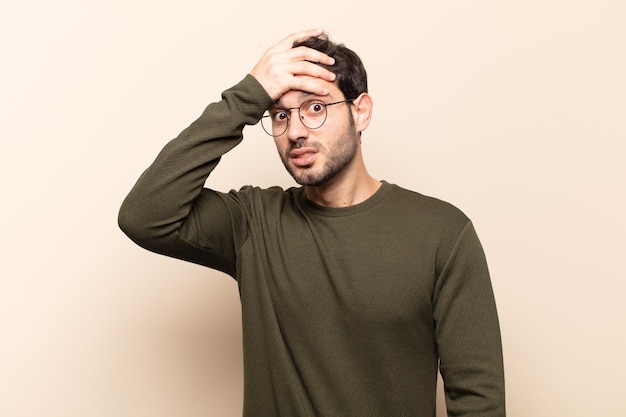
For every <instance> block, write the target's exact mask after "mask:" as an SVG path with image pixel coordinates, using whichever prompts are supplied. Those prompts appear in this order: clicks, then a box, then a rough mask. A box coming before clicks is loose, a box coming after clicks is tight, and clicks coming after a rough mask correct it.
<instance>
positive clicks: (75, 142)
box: [0, 0, 626, 417]
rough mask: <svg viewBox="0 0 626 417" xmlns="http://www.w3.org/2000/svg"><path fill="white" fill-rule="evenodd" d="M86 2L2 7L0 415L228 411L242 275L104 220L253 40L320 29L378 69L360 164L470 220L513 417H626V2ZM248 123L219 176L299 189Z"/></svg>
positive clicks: (237, 374) (237, 68) (236, 363)
mask: <svg viewBox="0 0 626 417" xmlns="http://www.w3.org/2000/svg"><path fill="white" fill-rule="evenodd" d="M89 3H90V2H85V1H78V0H76V1H71V0H60V1H57V2H45V1H34V2H17V1H3V2H2V5H1V6H0V16H1V17H0V23H1V24H0V44H1V46H2V48H1V50H0V51H1V54H2V65H1V67H0V73H1V77H0V86H1V90H0V106H1V108H0V111H1V113H0V114H1V116H0V117H1V124H0V129H1V130H0V138H1V145H2V147H1V151H0V155H1V156H0V158H1V166H0V174H1V176H0V181H1V183H0V187H1V188H0V190H1V191H2V206H1V209H0V210H1V219H2V229H1V231H2V250H1V252H0V253H1V254H2V262H0V277H1V278H0V279H1V281H0V338H1V341H0V415H2V416H7V417H18V416H28V417H31V416H45V417H85V416H94V417H111V416H124V417H126V416H133V417H137V416H150V417H160V416H164V417H165V416H187V417H195V416H238V415H240V413H241V396H242V394H241V387H242V381H241V374H242V369H241V347H240V343H241V340H240V337H241V335H240V328H239V306H238V300H237V289H236V285H235V283H234V281H232V280H231V279H229V278H227V277H225V276H223V275H220V274H219V273H217V272H213V271H211V270H208V269H204V268H201V267H198V266H194V265H190V264H186V263H183V262H180V261H175V260H171V259H168V258H165V257H160V256H157V255H153V254H151V253H149V252H146V251H144V250H142V249H140V248H139V247H137V246H135V245H134V244H133V243H131V242H130V241H129V240H128V239H127V238H126V237H125V236H124V235H123V234H122V233H121V232H120V231H119V229H118V228H117V224H116V216H117V210H118V207H119V205H120V203H121V201H122V199H123V198H124V196H125V194H126V193H127V192H128V190H129V189H130V187H131V186H132V184H133V183H134V181H135V180H136V178H137V177H138V175H139V174H140V173H141V171H142V170H143V169H144V168H145V167H146V166H147V165H148V164H149V163H150V162H151V161H152V159H153V158H154V157H155V155H156V153H157V152H158V150H159V149H160V148H161V147H162V145H163V144H164V143H165V142H166V141H167V140H169V139H170V138H172V137H174V136H176V135H177V133H178V132H179V131H180V130H181V129H182V128H184V127H186V126H187V125H188V124H189V123H190V122H191V121H192V120H193V119H195V117H197V116H198V115H199V113H200V112H201V111H202V109H203V108H204V106H205V105H206V104H208V103H209V102H210V101H214V100H217V99H219V94H220V93H221V91H222V90H224V89H225V88H227V87H229V86H231V85H232V84H234V83H236V82H237V81H238V80H239V79H240V78H242V77H243V76H244V75H245V74H246V73H247V72H248V71H249V70H250V69H251V68H252V66H253V65H254V63H255V62H256V60H257V58H258V57H259V56H260V55H261V53H262V52H263V51H264V50H265V49H266V48H267V47H268V46H270V45H272V44H273V43H274V42H276V41H278V40H279V39H281V38H282V37H283V36H285V35H287V34H288V33H291V32H293V31H296V30H300V29H305V28H309V27H317V26H321V27H325V28H326V29H327V30H328V31H329V32H330V34H331V36H332V38H333V39H335V40H337V41H342V42H345V43H346V44H348V46H350V47H352V48H353V49H355V50H356V51H358V52H359V53H360V55H361V57H362V58H363V60H364V62H365V64H366V67H367V68H368V69H369V74H370V86H371V94H372V96H373V97H374V100H375V115H374V121H373V124H372V125H371V126H370V129H369V130H368V131H367V132H366V134H365V136H364V139H363V140H364V151H365V155H366V161H367V163H368V166H369V168H370V171H371V172H372V174H373V175H375V176H376V177H378V178H381V179H386V180H388V181H390V182H394V183H398V184H400V185H402V186H404V187H407V188H411V189H414V190H417V191H420V192H422V193H425V194H429V195H434V196H437V197H439V198H442V199H445V200H448V201H450V202H452V203H453V204H455V205H457V206H459V207H460V208H461V209H463V210H464V211H465V212H466V213H467V214H468V215H469V216H470V217H471V218H472V219H473V220H474V222H475V224H476V227H477V229H478V232H479V235H480V237H481V239H482V242H483V245H484V247H485V250H486V252H487V256H488V259H489V263H490V268H491V272H492V277H493V285H494V288H495V292H496V296H497V301H498V306H499V311H500V318H501V325H502V331H503V343H504V348H505V362H506V376H507V395H508V409H509V416H535V417H537V416H546V417H552V416H568V417H588V416H603V417H606V416H623V415H624V412H625V410H626V400H625V395H624V389H625V388H626V383H625V382H624V374H625V372H626V362H625V360H624V352H626V332H625V330H626V328H625V327H626V326H625V324H624V321H625V318H626V310H625V308H624V302H623V298H624V295H623V294H624V292H625V290H626V285H625V284H624V278H626V277H625V274H624V252H625V251H624V249H625V244H624V236H625V232H626V220H625V219H624V218H625V216H624V213H625V212H626V204H625V201H624V192H625V190H626V169H625V167H624V159H625V156H626V155H625V154H626V152H625V151H626V145H625V141H626V123H625V120H624V119H625V117H624V116H625V115H626V98H625V97H626V77H625V74H626V54H625V53H624V50H625V40H626V25H625V24H624V22H625V20H626V6H625V3H624V2H623V1H621V0H615V1H602V0H597V1H594V0H588V1H576V0H569V1H565V0H563V1H556V0H541V1H539V0H525V1H516V2H505V1H495V0H492V1H487V0H480V1H446V2H426V1H421V0H420V1H414V0H412V1H409V0H407V1H400V0H386V1H382V2H372V3H371V5H368V4H367V2H363V1H362V0H350V1H334V2H331V1H321V0H320V1H317V2H274V3H271V2H270V3H268V2H258V1H249V2H242V1H237V0H230V1H226V2H221V4H220V5H219V6H215V5H212V4H214V3H217V2H214V1H199V0H198V1H174V0H171V1H163V0H152V1H145V0H141V1H121V0H110V1H108V2H100V5H97V6H94V5H88V4H89ZM247 133H248V136H247V140H246V141H245V142H244V143H243V144H242V145H241V146H240V147H238V148H237V149H235V150H234V151H233V152H232V153H230V154H229V155H228V156H227V157H225V158H224V160H223V162H222V164H221V165H220V167H219V169H218V171H217V172H216V173H215V176H214V178H213V179H212V182H211V184H212V186H214V187H215V188H218V189H222V190H228V189H230V188H237V187H239V186H240V185H243V184H247V183H251V182H252V183H255V184H257V185H272V184H281V185H290V184H291V180H290V178H289V177H288V176H287V174H286V173H284V172H283V168H282V165H281V164H280V162H279V160H278V158H277V156H276V155H275V150H274V148H273V144H272V142H271V140H270V139H269V137H266V136H265V135H264V134H263V133H262V132H261V130H260V127H259V126H255V127H251V128H247ZM346 383H349V381H346ZM440 415H444V414H443V410H441V411H440Z"/></svg>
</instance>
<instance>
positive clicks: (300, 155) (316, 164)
mask: <svg viewBox="0 0 626 417" xmlns="http://www.w3.org/2000/svg"><path fill="white" fill-rule="evenodd" d="M327 88H328V90H329V92H330V94H329V95H328V96H316V95H313V94H309V93H306V92H303V91H289V92H287V93H286V94H284V95H283V96H282V97H281V98H280V99H279V100H278V102H277V103H276V104H275V105H274V106H272V108H274V107H276V108H280V109H290V108H296V109H294V110H290V114H289V116H290V120H289V123H288V126H287V130H286V131H285V132H284V133H283V134H282V135H280V136H276V137H275V138H274V141H275V143H276V148H277V150H278V153H279V155H280V158H281V160H282V161H283V164H284V165H285V168H286V169H287V171H288V172H289V173H290V174H291V176H292V177H293V178H294V180H296V182H297V183H298V184H300V185H306V186H317V185H322V184H324V183H326V182H327V181H329V180H330V179H332V178H333V177H335V175H336V174H337V173H339V172H341V171H342V170H344V169H346V167H349V165H350V163H351V162H352V161H353V160H354V156H355V155H356V153H357V150H358V144H359V135H358V132H357V131H356V128H355V124H354V118H353V115H352V111H351V103H350V102H346V103H339V104H334V105H331V106H328V107H326V113H327V114H326V120H325V121H324V124H323V125H322V126H321V127H319V128H317V129H310V128H307V127H306V126H305V125H304V124H303V123H302V121H301V120H300V119H299V118H298V110H297V107H299V106H300V105H301V104H302V103H304V102H306V101H309V100H312V99H316V100H319V101H321V102H323V103H332V102H337V101H342V100H345V97H344V96H343V94H342V93H341V90H339V88H338V87H337V86H336V85H335V84H333V83H327Z"/></svg>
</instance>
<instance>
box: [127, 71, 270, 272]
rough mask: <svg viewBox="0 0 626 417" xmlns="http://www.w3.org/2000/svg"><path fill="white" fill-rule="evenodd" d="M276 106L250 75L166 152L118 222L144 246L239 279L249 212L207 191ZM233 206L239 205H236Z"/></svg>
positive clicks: (132, 194)
mask: <svg viewBox="0 0 626 417" xmlns="http://www.w3.org/2000/svg"><path fill="white" fill-rule="evenodd" d="M271 103H272V100H271V98H270V97H269V96H268V95H267V93H266V91H265V90H264V89H263V87H262V86H261V85H260V84H259V83H258V81H256V79H255V78H254V77H253V76H251V75H247V76H246V77H245V78H244V79H243V80H242V81H241V82H240V83H238V84H237V85H235V86H234V87H232V88H230V89H228V90H226V91H224V93H222V100H220V101H218V102H215V103H212V104H210V105H209V106H208V107H207V108H206V109H205V110H204V112H203V113H202V115H201V116H200V117H199V118H198V119H197V120H196V121H195V122H193V123H192V124H191V125H190V126H189V127H187V128H186V129H185V130H183V131H182V132H181V133H180V135H179V136H178V137H177V138H175V139H173V140H172V141H170V142H169V143H168V144H166V145H165V147H164V148H163V149H162V150H161V152H160V153H159V155H158V156H157V158H156V159H155V161H154V162H153V163H152V165H150V167H149V168H148V169H147V170H146V171H144V173H143V174H142V175H141V177H140V178H139V180H138V181H137V183H136V184H135V186H134V187H133V188H132V189H131V191H130V193H129V194H128V196H127V197H126V199H125V200H124V202H123V203H122V206H121V208H120V211H119V216H118V223H119V226H120V228H121V229H122V231H124V233H126V235H128V237H129V238H130V239H131V240H133V241H134V242H135V243H137V244H138V245H140V246H142V247H143V248H145V249H148V250H150V251H153V252H156V253H160V254H164V255H168V256H172V257H175V258H179V259H184V260H187V261H190V262H194V263H198V264H201V265H205V266H209V267H211V268H215V269H218V270H221V271H223V272H226V273H228V274H230V275H233V274H234V268H235V265H234V254H235V250H236V249H235V247H234V246H235V237H234V230H233V227H239V228H241V217H242V214H241V210H239V211H238V210H237V207H235V206H234V205H233V204H232V203H229V202H227V201H226V200H225V199H224V197H223V196H224V195H223V194H221V193H218V192H215V191H212V190H209V189H206V188H204V183H205V181H206V179H207V177H208V176H209V174H210V173H211V172H212V171H213V169H214V168H215V166H216V165H217V163H218V162H219V160H220V158H221V156H222V155H224V154H225V153H226V152H228V151H229V150H231V149H232V148H233V147H235V146H236V145H237V144H239V143H240V142H241V140H242V139H243V133H242V132H243V128H244V126H245V125H252V124H255V123H257V122H258V121H259V119H260V117H261V115H262V114H263V112H264V111H265V109H266V108H267V107H269V105H270V104H271ZM231 201H232V200H231Z"/></svg>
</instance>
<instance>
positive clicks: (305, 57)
mask: <svg viewBox="0 0 626 417" xmlns="http://www.w3.org/2000/svg"><path fill="white" fill-rule="evenodd" d="M290 54H291V56H290V58H291V59H292V60H294V61H310V62H319V63H320V64H325V65H334V64H335V58H333V57H332V56H329V55H326V54H325V53H323V52H321V51H318V50H317V49H312V48H307V47H306V46H298V47H296V48H292V49H291V51H290Z"/></svg>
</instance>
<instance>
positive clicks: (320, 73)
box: [289, 61, 337, 82]
mask: <svg viewBox="0 0 626 417" xmlns="http://www.w3.org/2000/svg"><path fill="white" fill-rule="evenodd" d="M289 71H290V72H291V73H292V74H293V75H296V76H309V77H313V78H320V79H322V80H325V81H329V82H333V81H335V78H336V77H337V76H336V75H335V73H334V72H332V71H329V70H327V69H326V68H324V67H321V66H319V65H317V64H314V63H312V62H308V61H297V62H294V63H292V64H291V68H290V69H289Z"/></svg>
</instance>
